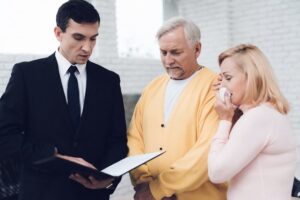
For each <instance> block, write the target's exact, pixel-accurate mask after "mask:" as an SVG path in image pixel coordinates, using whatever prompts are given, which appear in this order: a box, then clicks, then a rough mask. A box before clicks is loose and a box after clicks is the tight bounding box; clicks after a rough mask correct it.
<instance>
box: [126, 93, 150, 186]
mask: <svg viewBox="0 0 300 200" xmlns="http://www.w3.org/2000/svg"><path fill="white" fill-rule="evenodd" d="M142 101H143V100H142V97H141V98H140V99H139V101H138V102H137V104H136V106H135V110H134V113H133V116H132V119H131V122H130V125H129V128H128V147H129V155H138V154H143V153H145V148H144V142H143V128H142V114H141V113H142V112H141V109H142V108H141V104H142ZM130 175H131V180H132V182H133V185H137V184H139V183H143V182H149V181H152V175H151V173H150V171H149V169H148V167H147V165H146V164H144V165H142V166H140V167H138V168H137V169H135V170H133V171H131V172H130Z"/></svg>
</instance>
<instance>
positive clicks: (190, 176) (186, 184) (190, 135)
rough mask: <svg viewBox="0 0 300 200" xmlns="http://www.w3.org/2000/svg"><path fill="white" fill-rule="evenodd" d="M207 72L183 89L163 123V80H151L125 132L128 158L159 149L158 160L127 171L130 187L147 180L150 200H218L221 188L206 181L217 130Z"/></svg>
mask: <svg viewBox="0 0 300 200" xmlns="http://www.w3.org/2000/svg"><path fill="white" fill-rule="evenodd" d="M215 78H216V75H215V74H214V73H213V72H212V71H210V70H209V69H207V68H203V69H202V70H200V71H198V72H197V74H195V76H194V77H193V78H192V79H191V80H190V82H189V83H188V84H187V85H186V87H185V88H184V89H183V91H182V93H181V95H180V97H179V99H178V101H177V103H176V104H175V105H174V108H173V110H172V112H171V115H170V117H169V120H168V122H167V124H163V121H164V120H163V116H164V97H165V88H166V85H167V82H168V80H169V76H168V75H167V74H164V75H162V76H160V77H158V78H156V79H155V80H153V81H152V82H151V83H150V84H149V85H148V86H147V87H146V88H145V90H144V92H143V94H142V96H141V98H140V99H139V101H138V103H137V105H136V108H135V111H134V114H133V117H132V120H131V123H130V126H129V129H128V146H129V155H136V154H142V153H148V152H154V151H159V150H165V151H166V153H165V154H163V155H162V156H160V157H158V158H156V159H154V160H152V161H150V162H148V163H147V164H145V165H143V166H141V167H139V168H137V169H136V170H133V171H132V172H131V178H132V181H133V183H134V184H139V183H142V182H149V184H150V190H151V193H152V195H153V196H154V197H155V199H162V198H163V197H164V196H171V195H173V194H176V196H177V199H178V200H202V199H203V200H223V199H225V191H226V187H225V186H224V185H215V184H212V183H211V182H210V181H209V180H208V174H207V156H208V152H209V147H210V142H211V138H212V137H213V135H214V133H215V132H216V129H217V126H218V116H217V114H216V112H215V111H214V102H215V98H214V91H213V90H212V86H211V85H212V83H213V81H214V80H215Z"/></svg>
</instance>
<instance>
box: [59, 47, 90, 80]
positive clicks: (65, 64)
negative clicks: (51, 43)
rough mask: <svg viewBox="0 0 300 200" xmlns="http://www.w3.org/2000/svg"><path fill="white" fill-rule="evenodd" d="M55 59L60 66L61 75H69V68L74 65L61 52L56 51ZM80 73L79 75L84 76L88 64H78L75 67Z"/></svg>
mask: <svg viewBox="0 0 300 200" xmlns="http://www.w3.org/2000/svg"><path fill="white" fill-rule="evenodd" d="M55 57H56V60H57V64H58V69H59V72H60V74H62V75H66V74H67V73H68V69H69V67H70V66H71V65H72V64H71V63H70V62H69V61H68V60H67V59H66V58H65V57H64V56H63V55H62V54H61V53H60V52H59V51H58V49H57V50H56V51H55ZM75 66H76V67H77V69H78V71H79V74H82V73H84V72H85V70H86V64H76V65H75Z"/></svg>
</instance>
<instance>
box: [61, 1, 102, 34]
mask: <svg viewBox="0 0 300 200" xmlns="http://www.w3.org/2000/svg"><path fill="white" fill-rule="evenodd" d="M69 19H72V20H74V21H75V22H76V23H80V24H82V23H95V22H100V16H99V13H98V11H97V10H96V9H95V8H94V6H93V5H92V4H90V3H89V2H87V1H84V0H69V1H67V2H66V3H64V4H62V5H61V6H60V8H59V9H58V11H57V14H56V25H57V26H58V27H60V28H61V30H62V31H63V32H65V31H66V29H67V26H68V23H69Z"/></svg>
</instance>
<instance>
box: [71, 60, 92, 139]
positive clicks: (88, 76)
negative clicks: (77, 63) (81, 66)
mask: <svg viewBox="0 0 300 200" xmlns="http://www.w3.org/2000/svg"><path fill="white" fill-rule="evenodd" d="M96 80H97V76H96V71H95V66H93V64H92V63H91V62H89V61H88V63H87V65H86V91H85V98H84V104H83V110H82V115H81V117H80V125H79V128H78V131H77V133H76V134H75V139H77V138H78V137H79V135H80V134H81V132H82V131H81V126H82V124H83V123H84V120H85V119H86V115H87V113H89V110H90V109H93V108H90V106H91V105H93V103H91V101H93V99H94V96H93V95H94V94H96V91H95V90H96V85H97V82H96Z"/></svg>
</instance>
